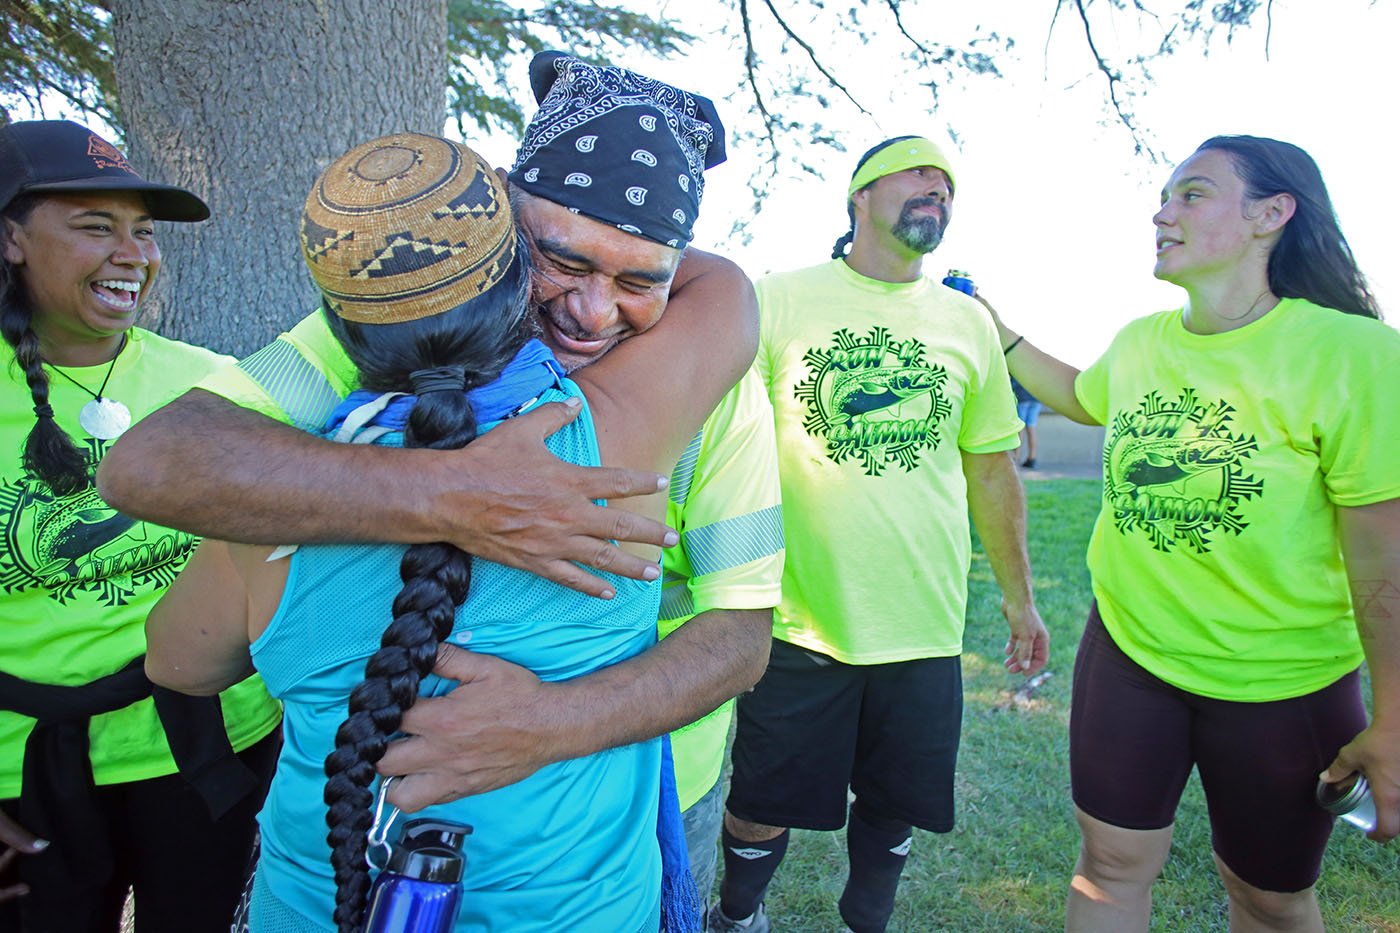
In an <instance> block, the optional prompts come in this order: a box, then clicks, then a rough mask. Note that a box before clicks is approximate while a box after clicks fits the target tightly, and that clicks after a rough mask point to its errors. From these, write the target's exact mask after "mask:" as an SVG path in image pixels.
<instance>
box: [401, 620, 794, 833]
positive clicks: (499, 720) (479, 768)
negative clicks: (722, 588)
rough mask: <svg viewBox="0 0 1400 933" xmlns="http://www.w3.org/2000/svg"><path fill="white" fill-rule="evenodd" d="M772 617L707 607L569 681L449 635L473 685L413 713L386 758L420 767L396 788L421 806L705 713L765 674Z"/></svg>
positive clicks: (456, 672)
mask: <svg viewBox="0 0 1400 933" xmlns="http://www.w3.org/2000/svg"><path fill="white" fill-rule="evenodd" d="M772 627H773V613H772V610H770V609H761V610H712V611H710V612H704V613H701V614H700V615H698V616H696V617H695V618H694V619H691V620H690V621H689V622H687V623H686V624H685V625H682V626H681V627H680V628H678V629H677V630H676V631H674V632H672V633H671V634H670V635H669V636H667V637H666V638H665V639H664V640H662V641H661V642H660V643H659V644H657V645H656V646H654V647H652V648H651V649H649V650H647V651H645V652H643V653H642V654H640V655H638V656H636V657H634V658H630V659H628V660H626V661H623V662H621V663H618V664H614V665H613V666H611V667H607V668H604V669H602V670H599V671H595V672H594V673H592V674H588V675H586V676H584V677H579V678H577V679H574V680H568V681H563V682H559V683H543V682H541V681H540V680H539V679H538V678H536V677H535V676H534V675H533V674H531V673H530V672H529V671H528V670H526V669H525V668H523V667H518V666H517V665H514V664H511V663H510V662H508V661H503V660H501V659H500V658H496V657H492V656H490V655H482V654H475V653H473V652H471V651H468V650H463V649H460V648H455V647H452V646H450V645H444V646H442V647H441V648H440V649H439V654H438V664H437V667H436V668H435V671H436V673H438V674H439V675H441V676H442V677H444V678H448V679H451V680H456V681H459V682H460V684H461V685H460V686H459V687H457V688H456V689H455V690H453V691H452V692H451V693H449V694H447V695H446V696H443V697H438V698H436V699H422V700H419V701H418V702H417V703H416V704H415V705H414V706H413V708H412V709H410V710H409V711H408V712H407V713H405V714H404V720H403V731H405V732H407V733H410V734H411V735H410V738H407V739H402V740H400V741H397V742H395V743H393V744H392V745H391V746H390V747H389V751H388V752H387V753H386V754H385V755H384V757H383V759H381V760H380V762H379V771H380V773H381V774H406V775H408V777H406V778H404V779H403V780H401V781H399V782H398V783H397V784H395V785H394V788H393V790H392V791H391V792H390V795H389V799H390V801H391V802H392V803H394V804H395V805H396V806H398V807H401V808H403V809H404V810H409V811H412V810H419V809H422V808H423V807H426V806H428V805H430V804H433V803H439V802H444V801H448V800H456V799H458V798H460V797H465V796H468V795H470V794H479V793H483V792H485V791H488V790H492V789H494V788H497V787H504V786H506V785H508V784H513V783H515V782H516V781H519V780H521V779H522V778H525V777H528V776H529V775H530V774H533V773H534V772H535V771H537V770H538V769H539V768H541V767H543V766H544V765H546V764H549V763H551V762H555V761H563V760H565V759H569V758H578V757H581V756H583V755H590V754H593V753H594V752H599V751H602V750H604V749H607V748H614V747H616V746H619V745H626V744H629V743H631V742H639V741H642V740H644V739H650V738H653V737H654V736H658V735H662V734H663V733H666V732H670V731H671V730H673V729H675V728H678V727H679V726H683V725H685V724H686V723H690V722H694V721H695V720H697V719H699V718H700V717H701V716H704V715H705V714H706V713H708V712H710V711H711V710H713V709H715V708H716V707H718V706H719V705H720V704H721V703H723V702H724V701H725V700H727V699H729V698H730V697H733V696H736V695H738V694H740V693H742V692H744V691H745V690H747V689H749V688H750V687H752V686H753V685H754V684H755V683H757V682H758V679H759V678H760V677H761V676H763V672H764V670H765V669H766V668H767V665H768V648H769V645H770V644H771V639H772Z"/></svg>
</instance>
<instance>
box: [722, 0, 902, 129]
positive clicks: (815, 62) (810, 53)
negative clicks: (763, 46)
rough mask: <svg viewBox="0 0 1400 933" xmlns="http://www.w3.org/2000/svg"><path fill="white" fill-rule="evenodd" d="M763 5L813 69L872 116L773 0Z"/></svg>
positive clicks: (859, 108)
mask: <svg viewBox="0 0 1400 933" xmlns="http://www.w3.org/2000/svg"><path fill="white" fill-rule="evenodd" d="M739 5H740V7H744V6H746V3H745V2H744V0H741V2H740V4H739ZM763 5H764V6H766V7H768V12H769V13H772V14H773V20H774V21H775V22H776V23H777V24H778V25H779V26H781V27H782V30H783V32H784V33H785V34H786V35H787V37H788V38H789V39H791V40H792V41H793V42H796V43H797V44H798V45H800V46H801V47H802V51H804V52H806V53H807V58H808V59H809V60H810V61H811V62H812V67H814V68H816V69H817V72H818V73H819V74H821V76H822V77H823V78H826V80H827V81H828V82H829V83H830V84H831V86H832V87H834V88H836V90H838V91H840V92H841V93H842V94H844V95H846V99H847V100H849V101H850V102H851V103H852V104H854V105H855V108H856V109H857V110H859V111H860V112H861V113H863V114H865V115H866V116H867V117H868V116H870V111H869V110H866V109H865V108H864V107H862V106H861V104H860V101H858V100H856V99H855V98H854V97H852V96H851V92H850V91H848V90H846V86H845V85H844V84H842V83H841V82H840V81H837V80H836V76H835V75H834V74H832V73H831V72H829V71H827V70H826V66H825V65H823V64H822V63H821V60H820V59H818V58H817V53H816V51H814V50H813V48H812V47H811V46H810V45H808V44H807V43H806V42H804V41H802V37H801V36H799V35H798V34H797V33H795V32H793V31H792V27H791V26H789V25H788V24H787V23H786V22H785V21H784V20H783V18H782V17H781V16H779V15H778V11H777V9H776V8H775V7H774V6H773V0H763ZM748 28H749V24H748V17H747V16H745V18H744V30H745V32H747V31H748ZM906 35H907V33H906Z"/></svg>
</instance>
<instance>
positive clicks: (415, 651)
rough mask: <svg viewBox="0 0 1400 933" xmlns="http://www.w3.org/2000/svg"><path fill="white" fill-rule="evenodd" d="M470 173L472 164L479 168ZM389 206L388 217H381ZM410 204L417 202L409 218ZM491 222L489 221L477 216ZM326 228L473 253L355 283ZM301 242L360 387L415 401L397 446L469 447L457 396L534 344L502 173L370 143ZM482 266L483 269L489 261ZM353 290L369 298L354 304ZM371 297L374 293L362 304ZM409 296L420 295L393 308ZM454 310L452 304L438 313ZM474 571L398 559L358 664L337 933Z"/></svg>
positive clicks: (327, 196) (330, 838) (333, 794)
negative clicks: (407, 734) (417, 706)
mask: <svg viewBox="0 0 1400 933" xmlns="http://www.w3.org/2000/svg"><path fill="white" fill-rule="evenodd" d="M406 150H411V151H412V152H414V153H415V156H414V159H415V160H416V161H414V162H413V163H412V164H413V165H414V166H415V167H414V168H411V169H405V170H404V171H403V175H402V176H397V177H396V180H400V179H401V185H400V187H398V188H395V187H393V186H392V185H381V184H379V183H378V181H379V176H381V175H385V174H387V173H388V171H389V170H395V171H397V170H399V169H400V168H402V166H405V165H408V164H410V162H411V160H410V159H408V158H406V157H404V155H403V153H404V152H405V151H406ZM463 162H465V163H466V165H465V169H464V167H463V164H462V163H463ZM473 163H479V164H477V165H476V166H475V169H474V168H473ZM473 172H474V174H473ZM333 173H334V174H333ZM357 173H363V174H364V175H365V176H366V177H364V178H361V177H359V176H358V175H357ZM458 176H461V177H458ZM328 177H330V178H331V180H330V181H327V179H328ZM424 178H427V181H422V179H424ZM444 179H447V180H446V181H444ZM419 183H421V184H424V185H426V186H428V189H427V191H426V192H423V193H422V194H421V196H419V197H416V198H410V197H406V196H405V190H406V189H407V190H413V189H412V186H413V185H415V184H419ZM432 186H437V187H432ZM439 189H441V190H439ZM483 197H485V198H486V199H487V200H489V202H490V211H488V212H485V213H483V212H477V213H474V214H470V215H467V216H466V217H465V219H461V217H459V216H457V215H460V214H461V213H462V212H457V214H456V215H454V214H453V213H451V212H448V211H436V212H435V211H433V208H434V206H435V205H437V206H441V204H442V203H444V202H450V203H452V204H454V205H456V204H461V203H463V202H465V201H469V200H470V201H472V202H473V203H478V204H479V203H481V202H480V199H481V198H483ZM356 198H358V199H360V200H358V201H356V202H355V204H354V208H355V209H354V210H347V211H344V212H340V211H339V210H338V208H337V204H338V203H340V202H349V201H351V200H353V199H356ZM375 199H382V200H381V201H376V200H375ZM386 202H387V204H386V206H384V207H383V208H382V209H379V208H378V207H377V205H378V204H384V203H386ZM405 204H409V205H412V206H410V207H408V208H404V207H402V206H401V205H405ZM410 211H411V212H412V213H409V212H410ZM486 213H489V216H490V219H484V216H485V214H486ZM313 214H314V216H313ZM328 214H334V216H327V215H328ZM430 214H431V218H432V219H429V216H430ZM435 224H436V225H439V226H437V227H435V226H434V225H435ZM449 225H450V226H449ZM328 229H334V230H342V231H343V230H354V232H355V235H356V242H357V243H358V244H359V245H362V246H364V248H365V249H366V250H367V251H368V252H367V254H366V255H370V256H382V255H384V251H385V243H386V242H389V243H390V247H389V249H390V252H392V241H386V240H385V239H384V237H390V238H400V237H402V236H404V234H403V233H401V232H399V231H404V230H411V231H414V233H415V234H416V235H421V236H424V237H425V238H428V237H431V239H433V240H434V241H435V242H442V241H444V240H451V241H453V242H458V243H461V242H464V241H467V240H470V241H471V244H470V247H469V248H468V249H466V250H464V251H462V252H460V253H458V254H454V258H453V260H451V261H448V262H444V263H441V264H438V265H435V266H433V267H431V268H429V269H425V268H424V267H423V266H421V265H414V264H413V263H404V264H403V266H402V267H401V268H403V269H404V270H405V271H404V272H403V274H402V276H400V277H399V279H397V280H396V279H395V277H394V273H393V267H392V265H390V264H389V263H383V264H382V265H381V268H387V269H388V270H389V271H388V272H387V273H386V274H384V275H380V276H378V277H376V278H375V279H371V280H369V281H367V283H366V284H365V285H364V286H359V285H358V283H359V282H361V281H365V279H362V278H355V277H353V276H352V275H351V274H350V272H352V271H354V270H356V269H358V268H361V265H360V263H361V260H360V259H356V257H355V256H354V255H353V254H348V255H347V254H336V255H331V253H332V252H333V250H332V251H326V252H321V253H319V254H318V253H316V252H315V250H316V242H315V241H314V240H313V239H311V235H319V234H320V233H321V231H325V230H328ZM386 231H387V232H386ZM376 236H379V237H380V239H379V240H378V241H376V240H375V237H376ZM303 242H304V243H308V246H307V247H306V253H307V261H308V265H309V266H310V267H311V271H312V276H313V278H315V280H316V282H317V284H318V285H321V286H322V288H323V307H322V310H323V313H324V314H325V316H326V320H327V322H328V323H329V325H330V329H331V332H332V333H333V334H334V335H335V337H336V339H337V340H338V341H339V342H340V343H341V345H342V346H343V347H344V348H345V352H346V354H347V355H348V356H349V357H350V360H351V361H352V362H353V363H354V364H355V367H356V368H357V369H358V371H359V375H360V385H361V386H362V387H363V388H364V389H367V390H370V391H376V392H407V393H410V394H414V395H417V398H416V400H415V402H414V405H413V408H412V411H411V412H410V414H409V416H408V422H407V425H406V427H405V430H404V436H403V443H404V446H405V447H426V448H430V449H433V450H454V449H457V448H460V447H463V446H465V445H467V444H468V443H470V442H471V441H472V440H473V439H474V438H475V437H476V433H477V424H476V417H475V415H474V413H473V411H472V408H471V405H470V404H469V403H468V401H467V396H466V393H465V391H464V390H465V389H470V388H472V387H475V386H478V385H482V384H485V383H487V382H490V381H491V380H493V379H495V378H496V377H497V376H498V375H499V374H500V373H501V371H502V370H503V369H504V368H505V366H506V364H507V363H509V362H510V360H511V358H512V357H513V356H514V355H515V353H516V351H517V350H519V349H520V347H521V346H522V345H523V344H524V343H525V341H526V340H527V339H528V338H529V336H530V333H531V321H530V318H529V316H528V314H527V310H528V307H529V301H528V300H529V288H530V270H529V261H528V251H527V250H526V249H525V247H524V245H523V242H522V241H521V240H520V239H519V235H518V234H517V233H516V232H515V230H514V226H513V222H512V218H511V214H510V208H509V206H508V204H507V203H506V197H505V191H504V189H503V187H502V186H501V184H500V182H499V180H497V179H496V176H495V175H494V173H492V172H491V171H490V169H489V167H486V166H485V164H484V163H480V162H479V160H478V159H477V157H476V156H475V154H474V153H472V152H471V150H470V149H467V148H466V147H465V146H461V145H460V144H455V143H448V142H447V141H446V140H441V139H437V138H435V137H422V136H417V135H413V134H402V135H400V136H396V137H387V138H385V139H381V140H375V141H374V142H373V143H366V144H364V145H363V146H359V147H356V148H355V149H354V150H352V151H351V152H350V153H348V154H346V155H345V156H342V157H341V158H340V159H338V160H336V162H335V163H333V164H332V165H331V167H330V168H328V169H327V170H326V173H325V174H323V175H322V178H321V180H320V181H318V185H317V188H316V189H315V190H313V192H312V196H311V198H309V199H308V201H307V213H306V215H305V219H304V220H303ZM333 249H334V248H333ZM347 252H348V251H347ZM483 255H485V256H486V258H487V260H488V261H486V262H482V259H483ZM391 260H392V256H391ZM425 276H438V278H437V279H426V280H425V278H424V277H425ZM327 286H330V287H327ZM354 287H363V288H364V289H365V291H364V292H361V293H359V294H352V293H351V291H350V290H351V289H352V288H354ZM331 288H334V289H335V295H334V296H332V294H331ZM370 288H376V289H379V290H380V291H381V294H374V295H371V294H369V292H368V289H370ZM395 289H399V290H400V291H395ZM410 293H411V294H412V297H405V298H400V297H398V295H399V294H410ZM386 295H387V296H388V297H385V296H386ZM464 297H465V300H463V299H464ZM445 298H448V299H450V298H455V299H456V300H455V301H449V302H448V304H447V305H446V307H444V306H443V301H444V299H445ZM423 370H433V371H434V373H433V374H432V375H433V377H434V378H435V380H436V381H438V382H440V381H441V376H442V374H443V371H444V370H447V371H450V372H451V373H452V375H453V376H456V375H457V374H460V376H461V380H460V384H461V386H462V389H463V391H457V390H440V389H438V388H436V387H435V388H434V389H429V388H428V387H427V386H426V384H425V385H424V388H423V391H422V393H421V394H419V393H418V392H417V391H415V389H416V387H415V381H416V379H415V376H416V375H421V371H423ZM471 569H472V562H471V556H470V555H468V554H467V553H466V552H465V551H462V550H460V549H458V548H456V547H454V546H452V545H450V544H447V543H445V542H439V543H433V544H416V545H413V546H411V547H409V548H408V549H407V551H405V553H404V555H403V558H402V560H401V561H400V564H399V576H400V577H401V578H402V580H403V588H402V589H401V590H400V591H399V594H398V596H397V597H395V599H394V603H393V608H392V621H391V622H390V623H389V625H388V627H387V628H386V629H385V630H384V634H383V636H382V638H381V640H380V647H379V649H378V650H377V651H375V653H374V654H373V655H371V656H370V658H369V660H368V661H367V662H366V663H365V677H364V680H362V681H361V682H360V683H359V684H358V685H357V686H356V687H355V688H354V690H352V691H351V693H350V699H349V709H348V715H347V717H346V719H345V721H344V722H343V723H341V725H340V728H339V729H338V730H337V732H336V736H335V748H334V750H333V751H332V752H331V753H330V755H328V756H327V758H326V763H325V772H326V786H325V802H326V806H327V811H326V825H327V827H328V829H329V832H328V834H327V836H326V840H327V842H328V843H329V844H330V847H331V865H332V867H333V869H334V871H335V881H336V895H335V902H336V906H335V913H334V917H333V919H334V921H335V924H336V926H337V928H338V929H339V930H340V931H341V933H356V931H359V930H361V929H362V928H363V924H364V913H365V907H366V899H367V895H368V893H369V886H370V877H369V869H368V866H367V864H366V861H365V856H366V852H367V849H368V834H369V830H370V828H371V825H372V819H371V813H370V808H371V805H372V803H373V795H372V793H371V791H370V786H371V785H372V784H373V782H374V780H375V778H376V776H377V774H376V771H375V766H376V765H377V764H378V762H379V760H380V758H382V757H383V756H384V752H385V750H386V748H387V746H388V743H389V741H390V739H391V738H393V736H394V734H395V733H396V732H397V731H398V730H399V728H400V726H401V725H402V722H403V714H404V712H405V711H407V710H408V709H409V708H410V707H412V706H413V704H414V702H415V701H416V700H417V699H418V689H419V685H420V683H421V681H422V679H423V678H424V677H425V676H427V675H428V674H429V673H430V672H431V670H432V668H433V664H434V662H435V660H436V658H437V650H438V644H439V643H440V642H441V641H443V640H444V639H446V638H447V637H448V636H449V635H450V634H451V632H452V628H453V623H454V619H455V617H456V613H457V609H458V607H460V606H461V605H462V602H463V601H464V600H465V599H466V596H467V591H468V588H469V586H470V584H471Z"/></svg>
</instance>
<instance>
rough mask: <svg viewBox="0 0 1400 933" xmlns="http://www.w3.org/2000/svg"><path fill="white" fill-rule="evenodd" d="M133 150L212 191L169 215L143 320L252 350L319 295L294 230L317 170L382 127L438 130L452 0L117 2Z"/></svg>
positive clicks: (162, 174) (145, 162)
mask: <svg viewBox="0 0 1400 933" xmlns="http://www.w3.org/2000/svg"><path fill="white" fill-rule="evenodd" d="M111 9H112V34H113V57H114V58H115V65H116V76H117V88H118V94H119V96H120V99H121V104H122V115H123V119H124V122H125V125H126V131H127V136H126V143H127V151H128V155H129V156H130V158H131V161H132V164H133V165H135V166H136V167H137V169H138V171H140V172H141V173H142V174H143V175H144V176H145V177H147V178H150V179H154V180H158V181H162V182H168V183H171V184H177V185H181V186H183V187H186V188H189V189H190V190H191V191H193V192H195V193H196V194H198V195H199V196H200V197H202V198H203V199H204V200H205V201H206V202H207V203H208V204H209V208H210V210H211V211H212V217H211V218H210V219H209V220H208V221H206V222H204V223H202V224H163V225H162V226H161V230H160V233H159V235H160V239H161V246H162V249H163V250H164V252H165V265H164V266H163V268H162V271H161V274H160V279H159V280H158V281H157V283H156V286H155V288H154V289H153V291H152V294H151V296H150V298H149V299H148V302H149V303H148V306H147V310H146V312H145V316H144V319H143V320H142V322H141V323H142V325H143V326H146V327H150V328H152V329H154V330H158V331H160V332H161V333H163V334H165V335H166V336H169V337H174V338H177V339H179V340H186V341H189V342H191V343H197V344H202V345H204V346H208V347H211V348H213V349H215V350H220V351H222V352H225V353H233V354H235V355H239V356H242V355H246V354H247V353H249V352H251V351H252V350H255V349H257V348H258V347H260V346H262V345H263V344H265V343H267V342H268V341H270V340H271V339H272V338H273V337H274V336H276V334H277V333H278V332H279V331H280V330H283V329H285V328H286V327H288V326H289V325H290V324H292V323H293V322H295V321H296V320H298V319H299V318H301V317H302V316H303V315H305V314H306V313H307V311H309V310H310V309H311V308H312V307H314V305H315V302H316V300H317V299H316V295H315V291H314V289H313V287H312V285H311V281H310V278H309V277H308V275H307V273H306V268H305V266H304V264H303V263H302V260H301V247H300V243H299V242H298V236H297V227H298V223H299V220H300V217H301V206H302V203H303V202H304V201H305V199H306V195H307V192H309V191H310V190H311V183H312V181H314V180H315V178H316V175H317V174H318V173H319V172H320V171H321V170H322V169H323V168H325V167H326V165H328V164H329V163H330V162H331V160H332V159H334V158H336V157H337V156H339V155H340V154H341V153H343V152H345V151H346V150H347V149H349V148H350V147H352V146H354V145H356V144H358V143H361V142H364V141H366V140H369V139H373V138H374V137H376V136H382V135H384V134H386V133H392V132H398V131H403V130H413V131H417V132H424V133H441V132H442V126H443V121H444V118H445V115H446V93H445V90H444V88H445V87H446V81H447V45H446V43H447V2H446V0H112V2H111Z"/></svg>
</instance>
